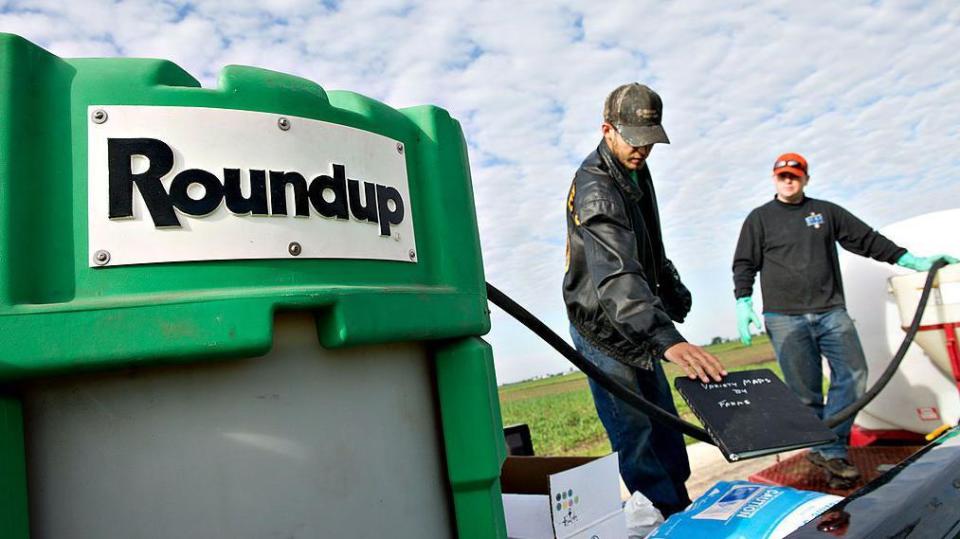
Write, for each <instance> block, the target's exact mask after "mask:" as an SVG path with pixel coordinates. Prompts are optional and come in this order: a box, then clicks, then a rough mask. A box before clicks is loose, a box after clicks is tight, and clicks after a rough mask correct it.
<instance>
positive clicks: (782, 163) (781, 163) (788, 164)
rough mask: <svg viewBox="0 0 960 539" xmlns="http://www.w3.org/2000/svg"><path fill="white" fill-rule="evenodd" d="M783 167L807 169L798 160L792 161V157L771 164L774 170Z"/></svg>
mask: <svg viewBox="0 0 960 539" xmlns="http://www.w3.org/2000/svg"><path fill="white" fill-rule="evenodd" d="M783 167H796V168H799V169H800V170H807V167H806V166H805V165H804V164H803V163H801V162H800V161H794V160H793V159H790V160H789V161H777V162H776V163H774V164H773V168H774V170H776V169H778V168H783Z"/></svg>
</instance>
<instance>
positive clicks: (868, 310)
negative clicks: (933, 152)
mask: <svg viewBox="0 0 960 539" xmlns="http://www.w3.org/2000/svg"><path fill="white" fill-rule="evenodd" d="M957 230H960V209H953V210H946V211H940V212H934V213H928V214H924V215H920V216H917V217H913V218H910V219H906V220H904V221H900V222H897V223H894V224H891V225H889V226H886V227H883V228H881V229H880V233H882V234H883V235H884V236H886V237H888V238H890V239H891V240H893V241H895V242H896V243H897V244H899V245H901V246H903V247H905V248H907V249H909V250H910V252H911V253H914V254H915V255H917V256H928V255H933V254H939V253H947V254H953V255H954V256H957V255H956V253H960V235H958V234H957ZM841 267H842V271H843V279H844V291H845V295H846V300H847V310H848V311H849V312H850V316H851V317H852V318H853V319H854V322H855V323H856V326H857V331H858V332H859V333H860V341H861V342H862V343H863V349H864V352H865V354H866V357H867V365H868V367H869V369H870V373H869V377H868V381H867V385H868V387H872V385H873V383H874V382H876V380H877V378H879V377H880V375H881V373H882V372H883V370H884V369H885V368H886V366H887V365H888V364H889V362H890V360H891V359H892V358H893V356H894V354H895V353H896V352H897V349H898V348H899V346H900V343H901V341H902V340H903V337H904V335H905V331H904V330H903V327H902V326H904V325H906V324H905V323H904V322H902V321H901V316H900V312H899V309H898V306H897V301H896V298H895V297H894V294H893V292H892V289H891V284H890V279H891V277H895V276H898V275H908V274H913V273H916V272H913V271H911V270H908V269H905V268H901V267H899V266H895V265H890V264H884V263H881V262H877V261H875V260H871V259H868V258H863V257H860V256H856V255H852V254H850V253H846V252H842V254H841ZM941 271H942V270H941ZM925 276H926V274H925V273H923V274H919V275H915V276H914V277H912V278H910V279H921V286H922V278H924V277H925ZM904 297H906V295H904ZM916 299H919V291H918V292H917V293H916ZM904 301H908V300H906V299H904ZM934 302H935V301H934V300H933V299H932V300H931V303H934ZM914 308H915V307H914ZM910 314H911V315H912V311H911V313H910ZM939 333H940V334H941V335H942V332H939ZM931 336H932V333H931ZM924 338H927V336H925V337H924ZM934 356H936V354H933V356H932V355H929V354H928V353H926V352H925V351H924V350H923V348H921V347H920V346H919V345H918V344H917V342H914V343H913V344H911V345H910V349H909V350H908V351H907V354H906V356H905V357H904V359H903V363H902V364H901V366H900V369H899V371H898V372H897V373H896V374H895V375H894V377H893V378H892V379H891V380H890V383H889V384H888V385H887V387H886V388H885V389H884V390H883V391H882V392H881V393H880V394H879V395H878V396H877V398H875V399H874V400H873V401H872V402H871V403H870V404H869V405H867V407H866V408H864V409H863V410H862V411H861V412H860V414H859V415H858V416H857V419H856V424H857V425H859V426H860V427H862V428H864V429H868V430H907V431H911V432H916V433H923V434H925V433H928V432H930V431H932V430H934V429H936V428H937V427H939V426H941V425H943V424H946V423H949V424H956V423H957V422H958V419H960V392H958V390H957V386H956V384H955V382H954V379H953V374H952V372H951V370H950V364H949V360H947V362H946V363H943V361H942V360H941V359H939V358H936V357H934Z"/></svg>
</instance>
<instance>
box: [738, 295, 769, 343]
mask: <svg viewBox="0 0 960 539" xmlns="http://www.w3.org/2000/svg"><path fill="white" fill-rule="evenodd" d="M751 325H753V326H756V328H757V331H760V330H761V329H763V326H762V325H760V318H758V317H757V313H755V312H754V311H753V299H751V298H748V297H743V298H740V299H738V300H737V333H739V334H740V342H742V343H743V344H744V346H750V343H752V342H753V339H752V338H751V337H750V326H751Z"/></svg>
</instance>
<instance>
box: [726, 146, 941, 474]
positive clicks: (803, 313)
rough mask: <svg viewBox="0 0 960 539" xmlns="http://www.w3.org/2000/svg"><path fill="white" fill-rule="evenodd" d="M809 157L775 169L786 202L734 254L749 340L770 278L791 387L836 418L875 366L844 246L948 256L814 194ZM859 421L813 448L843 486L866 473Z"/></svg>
mask: <svg viewBox="0 0 960 539" xmlns="http://www.w3.org/2000/svg"><path fill="white" fill-rule="evenodd" d="M809 181H810V176H809V173H808V167H807V160H806V159H804V158H803V156H801V155H800V154H796V153H786V154H783V155H781V156H780V157H778V158H777V160H776V161H775V162H774V165H773V184H774V187H775V188H776V193H777V194H776V196H775V197H774V198H773V200H771V201H770V202H767V203H766V204H764V205H762V206H760V207H759V208H756V209H754V210H753V211H752V212H750V214H749V215H748V216H747V219H746V221H744V223H743V228H742V229H741V231H740V240H739V242H738V243H737V250H736V252H735V254H734V258H733V281H734V285H735V290H734V294H735V295H736V298H737V325H738V330H739V333H740V340H741V341H742V342H743V343H744V344H746V345H749V344H750V329H749V327H750V325H751V324H754V325H755V326H756V327H757V329H759V328H760V320H759V319H758V318H757V315H756V314H755V313H754V310H753V302H752V301H753V300H752V299H751V296H752V295H753V282H754V277H755V276H756V274H757V272H760V290H761V293H762V295H763V316H764V323H765V325H766V327H767V333H768V334H769V335H770V342H771V343H772V344H773V349H774V352H775V353H776V355H777V362H778V363H779V364H780V368H781V369H782V370H783V376H784V382H786V384H787V385H788V386H789V387H790V389H791V390H793V392H794V393H795V394H796V395H797V397H799V398H800V400H801V401H802V402H803V403H804V404H806V405H807V406H809V407H810V408H812V409H813V411H814V412H816V414H817V415H818V416H819V417H820V418H821V419H823V418H828V417H830V416H832V415H834V414H836V413H837V412H839V411H840V410H843V409H844V408H846V407H847V406H848V405H850V404H852V403H853V402H855V401H856V400H857V399H858V398H860V396H862V395H863V393H864V390H865V388H866V383H867V363H866V360H865V359H864V356H863V349H862V347H861V346H860V338H859V337H858V335H857V330H856V328H854V326H853V321H852V320H851V319H850V317H849V316H848V315H847V311H846V308H845V304H844V297H843V282H842V280H841V277H840V264H839V261H838V258H837V247H836V244H837V243H839V244H840V246H841V247H843V248H844V249H846V250H848V251H850V252H852V253H855V254H858V255H861V256H869V257H870V258H873V259H876V260H879V261H881V262H887V263H890V264H893V263H896V264H898V265H901V266H904V267H907V268H911V269H914V270H917V271H926V270H928V269H930V266H931V265H932V264H933V262H934V261H936V260H937V259H938V258H946V259H947V261H948V262H950V263H956V262H957V259H955V258H953V257H949V256H944V255H935V256H931V257H915V256H913V255H911V254H910V253H908V252H907V250H906V249H904V248H903V247H900V246H898V245H897V244H895V243H893V242H892V241H890V240H889V239H887V238H885V237H884V236H883V235H881V234H880V233H878V232H877V231H876V230H873V229H872V228H870V227H869V226H867V225H866V224H865V223H864V222H863V221H861V220H860V219H857V218H856V217H855V216H853V215H852V214H851V213H850V212H848V211H847V210H845V209H843V208H841V207H840V206H837V205H836V204H833V203H830V202H827V201H824V200H817V199H813V198H810V197H808V196H806V195H805V194H804V188H805V187H806V186H807V183H808V182H809ZM821 355H822V356H825V357H826V358H827V362H828V364H829V365H830V388H829V391H828V393H827V402H826V404H824V402H823V391H822V387H823V382H822V380H823V371H822V364H821V359H820V357H821ZM852 425H853V418H850V419H849V420H847V421H845V422H843V423H841V424H840V425H838V426H836V427H834V429H833V430H834V432H836V434H837V436H838V440H837V441H836V442H833V443H830V444H827V445H822V446H818V447H815V448H813V449H812V450H811V451H810V453H809V454H808V455H807V458H808V459H809V460H810V461H811V462H813V463H814V464H816V465H818V466H820V467H822V468H824V469H825V470H827V471H828V472H829V473H830V475H831V483H832V484H834V485H835V486H842V485H843V483H845V482H847V483H849V482H852V481H854V480H856V479H857V478H858V477H859V476H860V472H859V471H858V470H857V469H856V467H854V466H853V465H852V464H851V463H850V462H849V460H848V459H847V447H846V446H847V440H848V439H849V435H850V427H851V426H852Z"/></svg>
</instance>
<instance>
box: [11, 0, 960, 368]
mask: <svg viewBox="0 0 960 539" xmlns="http://www.w3.org/2000/svg"><path fill="white" fill-rule="evenodd" d="M601 4H602V6H603V7H602V8H599V7H597V6H599V5H601ZM720 6H722V7H720ZM958 27H960V3H958V2H955V1H942V2H910V1H896V2H887V1H866V2H857V1H845V2H831V3H823V2H775V1H758V2H746V1H741V2H724V3H722V4H721V3H717V2H712V1H707V0H691V1H677V2H663V1H637V0H630V1H616V0H607V1H605V2H602V3H600V4H598V3H596V2H573V1H549V2H548V1H529V2H516V1H486V2H484V1H469V2H464V1H459V0H448V1H443V2H441V1H426V2H423V1H407V2H385V1H384V2H381V1H356V2H336V1H325V2H313V1H306V0H257V1H248V0H230V1H226V0H211V1H206V2H170V1H156V0H107V1H100V0H75V1H72V2H63V1H62V0H34V1H30V2H20V1H12V2H11V1H8V2H2V3H0V31H2V32H10V33H15V34H18V35H21V36H23V37H25V38H27V39H28V40H30V41H32V42H34V43H36V44H38V45H40V46H42V47H44V48H46V49H47V50H49V51H51V52H53V53H54V54H56V55H58V56H61V57H64V58H74V57H115V56H125V57H154V58H166V59H169V60H172V61H173V62H175V63H177V64H179V65H180V66H181V67H183V68H184V69H186V70H187V71H188V72H190V73H191V74H192V75H193V76H194V77H196V78H197V79H199V80H200V81H201V82H202V83H203V85H204V86H205V87H211V88H213V87H216V86H217V77H218V72H219V71H220V69H222V67H224V66H226V65H230V64H243V65H252V66H258V67H263V68H267V69H272V70H276V71H281V72H285V73H290V74H294V75H297V76H301V77H304V78H307V79H310V80H313V81H315V82H317V83H318V84H320V85H321V86H323V87H324V88H325V89H327V90H352V91H355V92H358V93H361V94H365V95H367V96H370V97H373V98H375V99H378V100H380V101H383V102H384V103H386V104H388V105H390V106H392V107H394V108H403V107H408V106H414V105H421V104H434V105H438V106H440V107H443V108H445V109H446V110H448V111H449V112H450V114H451V115H452V116H453V117H454V118H457V119H458V120H459V121H460V122H461V124H462V126H463V129H464V135H465V137H466V140H467V144H468V147H469V156H470V163H471V173H472V178H473V185H474V191H475V197H476V204H477V208H476V209H477V216H478V221H479V227H480V238H481V242H482V245H483V257H484V266H485V270H486V278H487V281H489V282H491V283H493V284H494V285H496V286H497V287H498V288H500V289H501V290H502V291H504V292H505V293H507V294H508V295H510V296H511V297H513V298H514V299H515V300H517V301H518V302H520V303H521V304H522V305H524V306H525V307H526V308H528V309H529V310H530V311H531V312H532V313H534V314H535V315H537V316H539V317H540V318H542V319H543V320H544V321H545V322H546V323H547V324H548V325H549V326H551V327H552V328H553V329H554V330H555V331H557V332H558V333H560V334H561V335H562V336H564V337H565V338H567V339H568V340H569V335H568V331H567V327H568V326H567V321H566V314H565V310H564V305H563V299H562V295H561V282H562V279H563V265H564V241H565V239H564V238H565V234H566V231H565V226H566V225H565V219H564V210H563V207H564V206H563V204H564V199H565V196H566V193H567V189H568V187H569V185H570V181H571V179H572V177H573V173H574V172H575V171H576V169H577V167H578V165H579V163H580V162H581V161H582V160H583V158H584V157H586V155H587V154H589V153H590V152H591V151H592V150H593V149H594V148H595V147H596V146H597V144H598V142H599V140H600V125H601V122H602V120H601V111H602V105H603V100H604V98H605V97H606V95H607V94H608V93H609V92H610V91H611V90H612V89H614V88H615V87H617V86H618V85H620V84H622V83H625V82H633V81H639V82H642V83H645V84H647V85H649V86H651V87H652V88H654V89H655V90H656V91H657V92H658V93H659V94H660V95H661V97H662V99H663V102H664V113H663V124H664V127H665V129H666V131H667V133H668V134H669V136H670V140H671V142H672V143H671V144H670V145H657V146H656V147H655V148H654V150H653V153H652V155H651V157H650V159H649V161H648V162H649V165H650V169H651V172H652V175H653V179H654V184H655V186H656V189H657V193H658V197H659V202H660V212H661V220H662V224H663V235H664V243H665V245H666V249H667V254H668V256H669V257H670V258H671V259H672V260H673V262H674V263H675V265H676V266H677V268H678V270H679V272H680V275H681V276H682V278H683V280H684V282H685V283H686V285H687V287H688V288H689V289H690V290H691V292H692V294H693V309H692V312H691V313H690V315H689V316H688V318H687V320H686V321H685V322H684V323H683V324H682V325H680V326H679V329H680V331H681V333H682V334H683V335H684V336H685V337H686V338H687V339H688V340H690V341H691V342H694V343H706V342H709V341H710V340H711V339H712V338H713V337H717V336H720V337H725V338H732V337H734V336H735V335H736V322H735V316H734V298H733V285H732V281H731V272H730V266H731V261H732V255H733V249H734V247H735V245H736V241H737V236H738V234H739V230H740V225H741V223H742V221H743V219H744V217H745V216H746V215H747V213H748V212H749V211H750V210H751V209H752V208H754V207H756V206H759V205H761V204H763V203H765V202H767V201H768V200H769V199H770V198H771V197H772V196H773V193H774V191H773V185H772V182H771V178H770V170H771V168H772V163H773V161H774V159H775V158H776V156H777V155H779V154H780V153H783V152H786V151H794V152H799V153H801V154H803V155H804V156H806V157H807V159H808V161H809V163H810V175H811V180H810V184H809V186H808V188H807V193H808V194H809V195H810V196H812V197H814V198H823V199H827V200H831V201H833V202H836V203H838V204H840V205H842V206H844V207H846V208H847V209H849V210H850V211H852V212H853V213H854V214H855V215H857V216H859V217H860V218H861V219H863V220H864V221H866V222H867V223H869V224H870V225H872V226H874V227H875V228H880V227H882V226H884V225H887V224H890V223H894V222H897V221H900V220H902V219H906V218H908V217H912V216H916V215H919V214H922V213H926V212H929V211H935V210H942V209H948V208H953V207H957V206H960V204H958V200H960V182H958V181H957V180H956V179H955V174H956V172H955V171H956V169H957V167H958V165H960V54H957V53H956V51H958V50H960V28H958ZM905 247H907V248H910V246H909V245H906V246H905ZM917 254H921V255H922V254H932V253H917ZM758 288H759V287H758ZM755 302H756V303H758V304H759V303H760V298H759V292H757V293H756V294H755ZM492 321H493V330H492V331H491V332H490V334H488V335H487V336H486V339H487V340H488V341H489V342H490V343H491V344H492V345H493V349H494V356H495V362H496V368H497V378H498V381H499V382H500V383H505V382H512V381H517V380H521V379H525V378H529V377H533V376H539V375H544V374H549V373H555V372H560V371H564V370H567V369H569V368H570V365H569V363H567V362H566V360H564V359H563V358H561V357H560V356H559V355H558V354H556V353H555V352H553V350H552V349H550V348H548V347H547V346H546V345H544V344H542V343H540V342H539V341H538V340H537V339H536V337H534V336H533V335H531V334H529V333H527V332H526V330H525V329H524V328H522V327H521V326H520V325H519V324H518V323H516V322H514V321H513V320H512V319H510V318H509V317H508V316H507V315H505V314H504V313H503V312H501V311H499V310H498V309H496V308H493V313H492Z"/></svg>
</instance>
